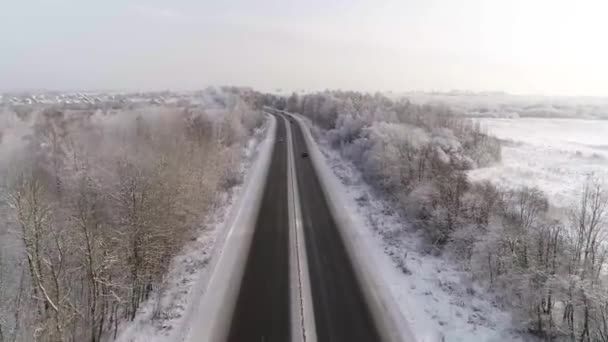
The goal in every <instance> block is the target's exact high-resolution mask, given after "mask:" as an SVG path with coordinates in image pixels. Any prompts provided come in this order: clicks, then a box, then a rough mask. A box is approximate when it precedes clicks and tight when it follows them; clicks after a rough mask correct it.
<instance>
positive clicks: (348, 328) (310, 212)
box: [290, 123, 380, 342]
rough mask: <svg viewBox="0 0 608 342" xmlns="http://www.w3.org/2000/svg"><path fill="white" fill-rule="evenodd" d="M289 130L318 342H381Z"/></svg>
mask: <svg viewBox="0 0 608 342" xmlns="http://www.w3.org/2000/svg"><path fill="white" fill-rule="evenodd" d="M290 126H291V128H292V133H293V134H292V136H293V140H294V144H295V146H294V154H295V159H296V163H295V168H296V173H297V178H298V187H299V195H300V203H301V207H302V220H303V225H304V235H305V239H304V240H305V243H306V251H307V254H308V267H309V273H310V282H311V290H312V301H313V309H314V315H315V324H316V328H317V338H318V341H320V342H356V341H365V342H372V341H380V336H379V334H378V330H377V328H376V327H375V324H374V322H373V319H372V316H371V313H370V311H369V308H368V307H367V305H366V303H365V300H364V298H363V293H362V291H361V287H360V285H359V283H358V282H357V279H356V276H355V272H354V269H353V265H352V263H351V262H350V260H349V258H348V255H347V252H346V249H345V246H344V243H343V241H342V238H341V236H340V234H339V232H338V229H337V227H336V223H335V221H334V219H333V217H332V215H331V213H330V210H329V207H328V205H327V200H326V199H325V196H324V194H323V190H322V188H321V184H320V183H319V179H318V178H317V174H316V172H315V169H314V167H313V165H312V162H311V159H310V158H304V157H302V153H304V152H308V151H307V148H306V143H305V140H304V136H303V133H302V130H301V128H300V126H299V125H298V124H296V123H291V124H290Z"/></svg>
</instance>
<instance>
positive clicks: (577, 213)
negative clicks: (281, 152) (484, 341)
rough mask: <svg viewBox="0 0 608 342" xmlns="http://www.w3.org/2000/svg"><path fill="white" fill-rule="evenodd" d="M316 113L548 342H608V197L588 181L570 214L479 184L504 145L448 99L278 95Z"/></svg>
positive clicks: (439, 244)
mask: <svg viewBox="0 0 608 342" xmlns="http://www.w3.org/2000/svg"><path fill="white" fill-rule="evenodd" d="M269 102H270V103H271V104H272V105H274V106H276V107H278V108H281V109H283V108H284V109H286V110H288V111H292V112H298V113H301V114H303V115H305V116H306V117H308V118H310V119H311V120H312V122H313V123H314V124H315V125H316V126H317V127H318V132H319V134H321V135H323V137H324V138H326V139H327V140H328V141H329V143H330V144H331V145H332V146H333V147H334V148H336V149H337V150H338V151H339V152H340V153H341V154H342V155H343V156H344V157H345V158H346V159H348V160H350V161H352V162H353V164H354V165H355V166H356V167H358V168H359V170H361V171H362V174H363V175H364V177H365V179H366V180H367V181H368V182H369V183H370V184H372V185H373V186H375V188H376V189H377V190H379V191H380V192H381V193H382V194H385V195H386V197H387V198H388V199H389V200H390V201H392V203H394V205H395V207H396V208H398V209H399V210H400V211H401V213H402V214H403V215H404V217H405V218H406V219H408V220H409V221H411V222H413V223H414V225H415V227H416V228H417V229H419V230H421V232H423V235H424V236H425V237H426V242H427V246H428V249H429V251H432V252H433V253H437V254H444V255H446V256H450V257H451V258H452V259H453V260H457V261H458V263H459V264H460V265H461V266H462V267H463V268H464V269H465V270H467V271H468V272H469V274H470V276H471V278H472V279H474V280H476V281H478V282H480V283H482V284H485V285H486V286H487V288H488V289H489V291H491V292H492V293H494V294H495V295H496V298H497V301H498V303H500V304H501V305H503V306H504V307H505V308H507V309H509V310H510V311H511V312H512V313H513V317H514V319H515V321H516V324H517V326H518V327H519V328H521V330H523V331H526V332H528V333H531V334H533V335H536V336H538V337H540V338H542V339H544V340H547V341H557V340H567V341H608V290H607V289H606V274H605V268H604V265H605V262H606V252H607V249H606V241H605V239H606V233H608V230H606V228H607V226H606V225H607V221H606V220H607V211H608V193H607V191H606V190H605V188H603V187H602V184H601V183H600V182H598V181H597V180H594V179H590V180H589V181H588V182H587V184H585V185H584V186H582V189H581V195H580V201H579V203H578V205H576V206H575V207H573V208H570V209H568V210H564V211H563V214H564V215H560V217H559V219H558V218H556V217H554V216H555V215H552V214H550V204H549V201H548V199H547V198H546V196H545V195H544V194H543V193H542V192H541V191H540V190H538V189H535V188H521V189H516V190H504V189H499V188H497V187H496V186H494V185H492V184H491V183H489V182H485V183H472V182H471V181H469V180H468V179H467V175H466V171H467V170H470V169H472V168H476V167H480V166H486V165H490V164H492V163H494V162H497V161H499V160H500V151H501V150H500V143H499V141H498V140H496V139H495V138H492V137H490V136H488V135H487V134H485V133H484V131H483V130H482V129H481V128H480V127H479V126H477V125H475V124H474V123H473V122H472V121H470V120H468V119H466V118H462V117H459V116H457V115H453V113H452V112H451V110H450V109H449V108H447V107H444V106H437V105H418V104H413V103H411V102H409V101H407V100H397V101H393V100H390V99H388V98H386V97H384V96H382V95H369V94H361V93H355V92H323V93H317V94H309V95H304V96H298V95H296V94H294V95H292V96H290V97H288V98H274V99H271V100H270V101H269Z"/></svg>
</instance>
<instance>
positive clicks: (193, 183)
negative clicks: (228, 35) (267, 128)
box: [0, 92, 263, 342]
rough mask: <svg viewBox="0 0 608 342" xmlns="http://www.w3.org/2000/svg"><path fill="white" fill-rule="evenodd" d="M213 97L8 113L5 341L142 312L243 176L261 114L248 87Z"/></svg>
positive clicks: (84, 330) (102, 326) (67, 337)
mask: <svg viewBox="0 0 608 342" xmlns="http://www.w3.org/2000/svg"><path fill="white" fill-rule="evenodd" d="M207 95H208V96H207V97H206V99H205V100H204V101H202V102H203V103H202V104H201V100H200V99H198V100H197V101H195V102H193V103H192V104H185V103H182V104H177V105H172V106H154V107H150V106H143V107H137V108H134V109H133V108H132V109H114V110H111V111H100V110H91V111H87V110H78V111H70V110H62V109H61V108H60V107H57V106H52V107H43V108H34V109H33V110H31V111H28V112H25V113H19V115H16V114H15V113H11V112H7V111H5V112H4V113H3V116H4V117H3V118H2V121H0V122H2V124H3V125H4V127H2V126H0V128H2V130H1V132H0V137H1V138H2V139H1V140H0V155H1V156H2V157H3V160H2V161H1V162H0V167H1V170H0V171H1V172H2V177H3V179H4V180H5V182H4V184H2V189H1V191H2V200H1V201H0V210H1V211H2V214H3V216H2V217H3V220H2V221H0V239H2V253H1V254H0V341H3V342H4V341H49V342H50V341H53V342H54V341H92V342H95V341H104V340H111V339H113V338H115V334H116V331H117V328H118V325H119V323H120V322H122V321H126V320H131V319H133V318H134V317H135V314H136V312H137V310H138V307H139V305H140V303H142V302H143V301H145V300H146V299H147V298H149V296H150V295H151V293H152V291H155V290H157V289H158V287H159V286H160V284H161V282H162V279H163V276H164V275H165V274H166V273H167V271H168V267H169V265H170V262H171V260H172V258H173V257H174V256H175V255H176V254H177V253H178V252H179V251H180V250H181V248H182V247H183V246H184V244H185V243H186V242H187V241H189V240H190V239H193V238H195V237H196V235H197V232H198V230H197V228H198V227H199V226H200V224H201V223H202V222H203V219H204V217H205V215H206V214H207V213H209V212H210V210H211V209H213V206H214V203H217V201H218V200H219V197H218V196H220V194H221V193H222V192H223V191H224V190H227V189H228V188H229V187H231V186H233V185H235V184H236V183H238V182H239V181H240V179H239V177H240V174H239V165H240V163H241V160H242V157H243V156H242V151H243V147H244V146H245V145H246V143H247V141H248V140H249V138H250V137H251V135H252V131H253V130H254V129H255V128H257V127H260V126H261V124H262V123H263V115H262V114H261V112H259V111H256V110H254V109H252V108H251V107H250V106H249V105H248V104H247V103H246V102H244V101H243V100H242V99H241V98H240V96H238V95H235V94H231V93H221V92H214V93H213V94H211V95H209V94H207ZM199 233H200V232H199ZM158 314H161V313H158Z"/></svg>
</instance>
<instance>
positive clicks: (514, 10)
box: [0, 0, 608, 96]
mask: <svg viewBox="0 0 608 342" xmlns="http://www.w3.org/2000/svg"><path fill="white" fill-rule="evenodd" d="M607 13H608V2H607V1H606V0H577V1H565V0H351V1H346V0H333V1H332V0H307V1H290V0H260V1H253V0H251V1H247V0H213V1H207V0H202V1H201V0H173V1H160V0H148V1H143V0H141V1H136V0H105V1H83V0H0V90H23V89H41V88H46V89H58V90H61V89H72V90H73V89H91V90H93V89H122V90H152V89H179V90H185V89H196V88H202V87H204V86H207V85H226V84H229V85H243V86H252V87H255V88H258V89H262V90H272V89H276V88H283V89H306V90H318V89H325V88H331V89H335V88H341V89H355V90H365V91H375V90H383V91H384V90H394V91H404V90H452V89H460V90H473V91H507V92H513V93H531V94H547V95H600V96H608V44H607V43H606V34H608V20H607V19H606V18H607V17H606V15H607Z"/></svg>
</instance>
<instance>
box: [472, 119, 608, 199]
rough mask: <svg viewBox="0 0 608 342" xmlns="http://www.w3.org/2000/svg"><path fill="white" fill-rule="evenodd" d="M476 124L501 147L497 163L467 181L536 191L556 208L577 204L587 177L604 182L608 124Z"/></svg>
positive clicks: (555, 121) (495, 121)
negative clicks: (498, 140) (486, 131)
mask: <svg viewBox="0 0 608 342" xmlns="http://www.w3.org/2000/svg"><path fill="white" fill-rule="evenodd" d="M477 120H479V121H480V122H481V123H482V125H483V126H484V127H486V128H487V130H488V132H489V133H490V134H493V135H495V136H496V137H498V138H500V139H503V140H505V143H504V145H503V154H502V162H501V163H500V164H498V165H495V166H493V167H488V168H482V169H477V170H473V171H471V172H470V173H469V176H470V177H471V178H472V179H476V180H482V179H483V180H485V179H489V180H492V181H495V182H498V183H500V184H501V185H503V186H506V187H515V186H520V185H526V186H537V187H539V188H540V189H541V190H543V191H545V192H546V193H547V194H548V195H549V199H550V201H551V203H552V205H554V206H557V207H565V206H567V205H568V204H569V203H571V201H574V200H575V199H576V198H577V191H578V190H579V189H580V186H581V184H582V183H583V182H584V181H585V179H586V178H587V177H588V175H591V174H593V175H594V176H596V177H598V178H601V179H605V180H606V182H608V120H580V119H557V118H521V119H492V118H481V119H477Z"/></svg>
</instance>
